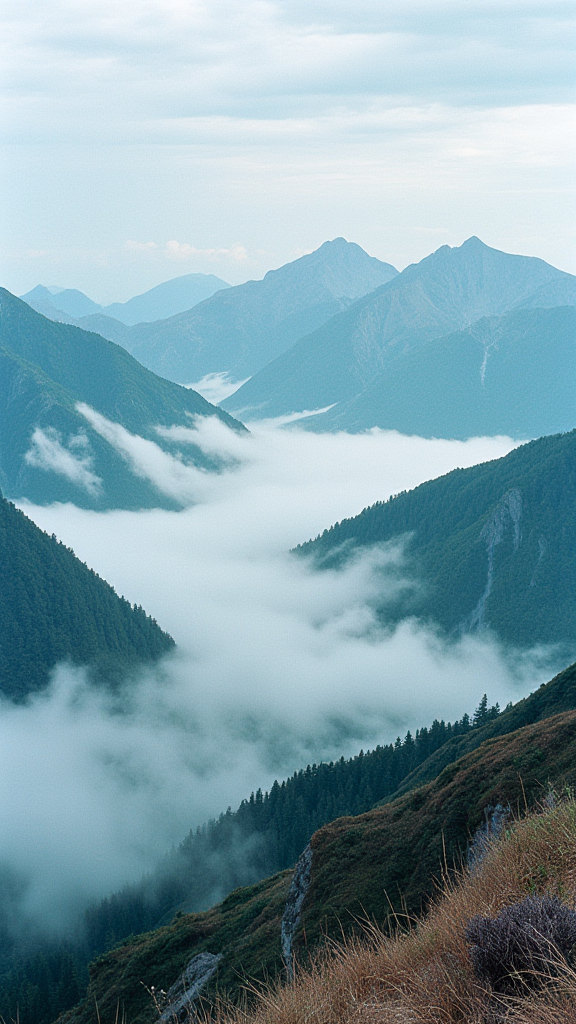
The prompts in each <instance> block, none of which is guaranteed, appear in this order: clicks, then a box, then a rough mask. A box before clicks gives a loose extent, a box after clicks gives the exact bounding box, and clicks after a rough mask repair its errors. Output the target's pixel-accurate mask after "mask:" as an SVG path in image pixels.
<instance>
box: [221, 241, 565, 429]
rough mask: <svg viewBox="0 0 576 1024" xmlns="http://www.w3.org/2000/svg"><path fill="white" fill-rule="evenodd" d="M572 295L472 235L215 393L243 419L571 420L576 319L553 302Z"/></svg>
mask: <svg viewBox="0 0 576 1024" xmlns="http://www.w3.org/2000/svg"><path fill="white" fill-rule="evenodd" d="M575 302H576V278H574V277H573V276H572V275H570V274H566V273H564V272H562V271H559V270H556V269H555V268H554V267H552V266H550V265H549V264H547V263H545V262H544V261H542V260H539V259H535V258H533V257H526V256H514V255H510V254H508V253H503V252H500V251H499V250H496V249H491V248H490V247H489V246H487V245H484V243H483V242H481V241H480V240H479V239H478V238H475V237H472V238H470V239H468V241H466V242H464V243H463V245H461V246H460V247H458V248H450V247H449V246H442V247H441V248H440V249H438V250H437V251H436V252H435V253H432V255H431V256H428V257H426V259H424V260H422V261H421V262H420V263H418V264H413V265H412V266H410V267H407V268H406V270H404V271H403V272H402V273H401V274H398V275H396V276H395V277H394V278H393V279H391V280H390V281H389V282H388V283H386V284H383V285H382V286H381V287H380V288H378V289H376V290H375V291H374V292H372V293H371V294H370V295H366V296H365V297H364V298H361V299H360V300H359V301H357V302H356V303H354V304H353V305H352V306H351V307H350V308H349V309H347V310H345V311H344V312H342V313H340V314H338V315H337V316H335V317H333V318H332V319H331V320H330V321H328V322H327V323H325V324H324V325H323V326H321V327H319V328H318V329H317V330H316V331H314V332H312V333H310V334H309V335H307V336H306V337H302V338H300V339H299V340H298V341H297V342H296V343H295V344H294V345H292V347H291V348H289V349H287V350H286V351H285V352H284V353H282V354H280V355H279V356H278V357H277V358H276V359H275V360H273V361H272V362H270V363H269V364H268V365H267V366H266V367H264V368H263V369H262V370H260V371H259V372H258V373H256V374H254V375H253V376H252V378H251V379H250V380H249V381H248V382H247V383H245V384H244V385H243V386H242V387H240V388H239V390H237V391H236V392H235V393H234V394H233V395H231V396H230V397H229V398H227V399H225V400H224V402H222V403H221V404H222V407H223V408H226V409H227V410H228V411H230V412H232V413H234V414H236V415H241V416H242V417H244V418H249V419H258V418H262V417H269V416H283V415H287V414H290V413H294V412H302V411H305V410H308V411H312V410H318V409H326V408H327V407H331V408H330V409H329V411H328V412H326V413H324V414H323V415H319V416H316V417H314V418H313V419H310V420H308V421H306V424H305V425H307V426H312V428H313V429H329V430H337V429H345V430H358V429H365V428H367V427H373V426H380V427H385V428H392V429H400V430H405V431H407V432H414V433H416V432H420V431H422V432H424V433H425V434H427V435H428V436H450V437H467V436H471V435H472V434H475V433H491V432H494V431H497V432H506V431H511V432H512V431H513V432H514V436H521V437H533V436H537V435H538V434H540V433H542V432H550V431H552V430H557V429H563V430H565V429H570V428H571V427H572V426H573V424H574V414H575V411H576V403H575V401H574V399H573V392H572V390H571V388H570V385H569V383H568V382H569V381H570V379H571V373H570V368H571V367H572V366H573V364H574V361H575V357H574V337H575V335H574V322H573V313H572V311H571V310H570V309H564V310H563V311H562V310H560V309H557V307H572V306H573V305H574V304H575ZM555 308H556V312H554V309H555ZM543 311H544V312H543ZM546 311H547V312H546Z"/></svg>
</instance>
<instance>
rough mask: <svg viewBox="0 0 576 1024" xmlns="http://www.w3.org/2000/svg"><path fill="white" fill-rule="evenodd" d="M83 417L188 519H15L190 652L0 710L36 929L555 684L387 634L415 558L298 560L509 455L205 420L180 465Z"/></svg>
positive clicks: (17, 845) (10, 822) (185, 437)
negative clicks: (454, 474) (373, 759)
mask: <svg viewBox="0 0 576 1024" xmlns="http://www.w3.org/2000/svg"><path fill="white" fill-rule="evenodd" d="M83 413H84V415H85V416H86V418H87V420H89V421H90V422H91V423H92V425H93V426H96V428H97V429H98V430H99V432H100V433H101V434H102V435H103V436H105V437H107V438H108V440H109V441H110V443H112V444H113V445H114V446H115V447H116V448H117V449H118V450H119V451H121V452H122V453H123V455H124V458H125V461H126V471H127V472H135V473H137V474H138V475H140V476H145V477H148V478H149V479H151V480H153V481H154V483H155V485H156V486H157V488H158V490H159V491H160V492H161V493H164V494H167V495H170V496H171V497H174V498H177V499H178V500H179V501H181V502H182V504H183V506H184V507H183V509H182V511H180V512H167V511H162V510H152V511H144V512H138V513H131V512H124V511H117V512H108V513H104V514H101V513H94V512H89V511H82V510H80V509H78V508H76V507H74V506H71V505H66V506H64V505H56V506H52V507H48V508H40V507H31V506H27V505H22V507H23V508H24V510H25V511H26V513H27V514H28V515H29V516H30V517H31V518H33V519H34V521H35V522H36V523H37V524H38V525H39V526H41V527H42V528H43V529H45V530H47V531H48V532H49V533H55V534H56V535H57V537H58V538H60V539H61V540H63V541H64V542H65V543H66V544H67V545H69V546H71V547H72V548H73V549H74V551H75V552H76V554H77V555H78V557H79V558H81V559H82V560H84V561H86V562H87V563H88V565H90V566H91V567H93V568H94V569H95V570H96V571H97V572H98V573H99V574H100V575H101V576H103V577H104V578H105V579H107V580H108V581H109V582H110V583H111V584H113V586H114V587H115V588H116V590H117V591H118V593H120V594H123V595H125V597H127V598H128V599H129V600H130V601H131V602H135V603H137V604H141V605H143V606H144V608H145V609H146V611H147V612H148V613H149V614H151V615H153V616H154V617H155V618H157V620H158V622H159V624H160V625H161V626H162V627H163V628H164V629H165V630H167V631H168V632H170V633H171V634H172V636H173V637H174V639H175V640H176V643H177V645H178V648H177V651H176V653H175V654H173V655H172V656H170V657H169V658H168V659H167V660H166V661H165V662H164V663H163V664H161V665H160V666H158V668H157V669H155V670H153V671H152V670H150V671H146V672H143V673H142V674H141V676H140V677H139V678H137V679H131V680H129V681H127V683H126V685H125V688H124V691H123V693H122V694H121V695H116V696H112V695H110V694H109V693H106V692H103V691H102V690H97V689H95V688H93V687H91V686H90V685H89V684H88V683H87V681H86V677H85V674H84V672H83V671H82V670H80V669H77V668H72V667H71V666H60V667H59V668H58V669H57V670H56V672H55V674H54V677H53V682H52V686H51V688H50V690H49V691H47V692H45V693H42V694H40V695H39V696H37V697H35V698H34V699H33V700H31V702H30V703H29V704H28V705H26V706H14V705H11V704H9V703H8V702H6V703H4V704H3V705H2V707H1V711H0V733H1V738H0V751H1V753H0V757H1V758H2V762H3V763H2V766H1V769H0V770H1V771H2V773H3V776H4V778H5V780H6V783H5V785H4V787H3V789H2V797H1V799H2V806H1V809H0V813H1V815H2V821H3V829H2V839H1V841H0V842H1V848H0V862H1V863H2V865H3V867H4V868H6V866H11V867H12V868H13V869H14V870H15V871H16V870H17V872H18V877H17V878H15V882H14V885H15V889H14V892H15V893H16V894H17V896H18V901H17V902H18V906H19V911H20V913H21V915H22V916H23V919H28V920H34V921H40V922H42V923H44V924H46V925H47V924H50V926H63V925H66V923H67V921H69V920H70V915H71V914H72V913H73V912H74V911H75V910H76V909H78V907H80V906H81V905H82V904H83V903H84V902H85V901H87V900H89V899H91V898H95V897H98V896H101V895H105V894H106V893H107V892H109V891H110V890H112V889H114V888H117V887H118V886H120V885H121V884H123V883H124V882H126V881H128V880H135V879H137V878H138V877H139V876H140V874H141V873H142V872H143V871H145V870H147V869H149V868H150V867H151V866H152V865H153V864H154V863H155V861H156V860H157V858H158V857H159V856H161V855H162V853H163V852H165V851H166V850H168V849H169V847H170V845H171V844H173V843H177V842H179V841H180V840H181V839H182V838H183V836H184V835H185V834H186V833H187V832H188V830H189V829H190V828H192V827H196V825H197V824H200V823H202V822H203V821H205V820H206V819H207V818H209V817H210V816H214V815H217V814H218V813H220V812H221V811H223V810H225V809H226V808H227V807H228V806H229V805H230V806H232V807H233V808H234V807H235V806H236V805H237V804H238V803H239V802H240V800H241V799H242V798H243V797H247V796H249V794H250V792H251V791H252V790H255V789H256V788H257V787H262V788H263V789H264V788H268V787H269V786H270V784H271V783H272V782H273V780H274V779H275V778H282V777H285V776H286V775H288V774H290V773H292V772H293V771H295V770H297V769H299V768H301V767H303V766H305V765H306V764H307V763H312V762H318V761H319V760H327V759H334V758H338V757H340V756H342V755H344V756H345V757H348V756H351V755H353V754H355V753H357V752H358V751H359V750H360V748H364V749H366V748H369V747H373V746H374V745H376V744H377V743H379V742H389V741H390V740H394V739H395V737H396V736H397V735H399V734H401V735H403V734H404V733H405V732H406V730H407V729H408V728H410V729H412V730H414V729H415V728H417V727H418V726H420V725H425V724H430V722H431V721H432V720H433V719H434V718H436V717H438V718H440V717H444V718H445V719H452V720H453V719H454V718H458V717H461V716H462V714H463V713H464V712H472V711H473V710H474V708H475V707H476V706H477V704H478V702H479V700H480V698H481V696H482V694H483V693H484V692H487V694H488V699H489V702H490V703H491V704H492V703H494V702H496V701H498V702H500V704H501V706H503V705H505V704H506V703H507V702H508V701H510V700H517V699H519V698H520V697H521V696H523V695H525V694H526V693H527V692H529V691H530V690H531V689H533V688H534V687H535V686H536V685H538V684H539V683H540V682H542V681H544V680H545V679H547V678H549V676H550V659H549V658H548V659H547V657H546V655H547V653H549V652H542V651H535V652H531V653H529V654H524V655H523V656H522V657H520V658H516V659H515V660H514V666H513V667H512V663H511V660H508V659H507V657H506V652H505V651H503V650H501V649H500V648H499V646H498V644H497V643H496V642H495V641H494V640H493V638H491V637H490V636H488V635H483V636H476V637H467V638H464V639H462V640H460V641H458V642H453V643H452V644H451V645H449V646H448V645H446V644H445V643H444V642H442V641H441V640H440V638H439V637H438V636H437V635H435V634H434V632H432V631H431V630H430V629H425V628H423V627H422V626H421V625H419V624H418V623H417V622H412V621H406V622H404V623H403V624H402V625H401V626H400V627H399V628H398V629H396V631H395V632H393V633H386V632H384V631H383V630H382V629H381V628H380V627H379V626H378V624H377V621H376V617H375V610H374V609H375V602H376V598H377V597H378V598H379V600H380V601H381V599H382V593H383V592H384V593H388V594H389V595H390V596H393V595H394V593H395V592H396V588H398V587H399V586H402V585H403V584H402V582H401V566H402V557H403V556H402V545H401V543H399V544H398V545H396V546H394V547H387V548H384V549H382V548H380V549H378V550H373V551H370V552H368V553H365V554H364V555H363V556H362V557H361V558H359V559H357V560H356V561H353V562H351V563H350V564H348V565H347V567H346V568H345V569H343V570H341V571H339V572H335V571H327V572H322V573H317V572H314V571H313V569H312V567H311V566H310V565H309V564H308V563H307V562H306V561H305V560H304V559H300V558H297V557H295V556H294V555H291V554H290V553H289V552H290V549H291V548H293V547H294V546H295V545H297V544H298V543H299V542H302V541H305V540H307V539H309V538H310V537H313V536H315V535H316V534H318V533H319V532H321V531H322V530H323V529H324V528H326V527H328V526H330V525H331V524H332V523H334V522H335V521H337V520H340V519H342V518H344V517H347V516H351V515H355V514H357V513H358V512H360V511H361V509H362V508H364V507H365V506H366V505H369V504H371V503H373V502H374V501H377V500H381V499H385V498H387V497H388V496H390V495H391V494H394V493H397V492H399V491H401V490H404V489H409V488H412V487H414V486H416V485H417V484H419V483H420V482H422V481H424V480H427V479H430V478H432V477H436V476H439V475H441V474H443V473H445V472H448V471H449V470H451V469H453V468H455V467H457V466H461V467H465V466H470V465H473V464H475V463H478V462H481V461H485V460H487V459H491V458H497V457H499V456H502V455H504V454H506V453H507V452H508V451H510V450H511V449H512V448H513V447H514V446H515V442H514V441H512V440H511V439H509V438H503V437H500V438H480V439H473V440H470V441H467V442H452V441H446V440H424V439H421V438H418V437H404V436H401V435H398V434H396V433H393V432H383V431H379V430H374V431H372V432H368V433H366V434H360V435H348V434H312V433H306V432H305V431H302V430H301V429H299V428H298V426H297V425H296V426H293V427H291V428H290V429H286V428H284V429H281V428H280V427H279V426H278V424H275V423H262V422H260V423H259V424H255V425H253V426H252V427H251V432H250V434H245V435H241V434H236V433H233V432H231V431H229V430H228V429H227V428H226V427H224V426H223V424H222V423H221V422H219V421H216V420H214V419H208V420H204V421H199V422H198V423H197V424H196V425H195V426H194V425H191V428H190V430H186V429H184V428H174V431H173V432H172V436H173V440H174V442H175V445H176V446H177V447H175V449H174V452H175V454H174V456H170V455H167V454H166V453H165V452H163V451H162V450H161V449H160V448H159V447H157V446H156V445H154V444H153V443H152V442H150V441H144V440H142V439H140V438H136V437H133V436H132V435H130V434H128V432H127V431H126V430H124V429H123V428H121V427H118V426H117V425H114V424H110V423H109V422H107V421H105V420H104V419H103V418H102V417H101V416H99V415H98V414H96V413H94V412H93V411H92V410H90V409H88V408H87V407H83ZM192 442H193V443H196V444H200V445H201V447H202V448H203V449H204V450H206V451H210V452H212V453H214V454H218V455H219V456H220V457H221V458H222V460H223V463H224V468H223V470H222V472H221V473H219V474H209V473H205V472H202V471H199V470H197V469H194V468H190V467H187V466H186V465H185V464H184V462H183V461H182V459H181V458H180V457H179V455H178V448H179V450H180V453H183V454H185V451H186V446H187V445H188V444H189V443H192ZM48 458H49V456H48ZM46 468H47V470H48V465H47V467H46ZM60 471H61V472H68V471H70V470H69V468H68V469H66V468H65V469H63V470H62V469H61V470H60ZM390 567H393V568H394V572H393V573H392V574H390V576H389V578H388V577H387V569H388V568H390ZM21 920H22V917H21Z"/></svg>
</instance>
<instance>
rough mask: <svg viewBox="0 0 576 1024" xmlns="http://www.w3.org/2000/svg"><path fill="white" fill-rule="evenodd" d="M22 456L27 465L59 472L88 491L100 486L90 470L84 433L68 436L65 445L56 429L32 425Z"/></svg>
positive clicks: (90, 463)
mask: <svg viewBox="0 0 576 1024" xmlns="http://www.w3.org/2000/svg"><path fill="white" fill-rule="evenodd" d="M24 459H25V461H26V462H27V463H28V465H29V466H35V467H36V468H37V469H44V470H47V471H52V472H54V473H60V474H61V475H62V476H65V477H67V478H68V480H71V481H72V483H74V484H78V486H79V487H83V488H84V490H85V491H87V492H88V494H99V493H100V491H101V489H102V480H101V479H100V477H99V476H97V475H96V473H94V472H93V471H92V464H93V457H92V455H91V454H90V452H89V441H88V438H87V437H86V435H85V434H82V433H79V434H76V435H74V436H73V437H70V438H69V440H68V447H67V448H66V447H65V446H64V445H63V443H62V435H61V434H60V433H59V431H58V430H55V429H54V428H53V427H48V428H47V429H46V430H43V429H42V428H41V427H36V429H35V430H34V433H33V434H32V439H31V444H30V448H29V449H28V451H27V452H26V454H25V456H24Z"/></svg>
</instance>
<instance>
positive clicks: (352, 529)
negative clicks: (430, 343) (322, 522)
mask: <svg viewBox="0 0 576 1024" xmlns="http://www.w3.org/2000/svg"><path fill="white" fill-rule="evenodd" d="M575 507H576V431H571V432H570V433H568V434H558V435H553V436H551V437H543V438H540V439H539V440H537V441H532V442H531V443H529V444H526V445H523V446H521V447H520V448H517V449H515V450H514V451H513V452H511V453H510V454H509V455H507V456H506V457H505V458H501V459H497V460H494V461H492V462H486V463H483V464H482V465H479V466H474V467H472V468H470V469H456V470H454V471H453V472H451V473H448V474H447V475H446V476H443V477H440V478H439V479H437V480H431V481H428V482H426V483H424V484H421V485H420V486H419V487H416V488H415V489H414V490H413V491H409V492H405V493H402V494H399V495H397V496H395V497H393V498H391V499H390V500H389V501H385V502H378V503H377V504H376V505H373V506H372V507H371V508H367V509H365V510H364V511H363V512H361V513H360V515H358V516H356V517H355V518H353V519H346V520H344V521H343V522H341V523H337V524H336V525H335V526H333V527H332V528H331V529H330V530H325V531H324V533H323V534H322V536H320V537H317V538H316V540H314V541H309V542H308V543H306V544H302V545H301V546H300V547H299V548H297V551H298V553H299V554H300V555H303V556H309V557H312V558H313V559H314V560H315V562H316V564H317V566H318V567H319V568H321V567H329V566H335V565H339V564H342V563H343V562H344V561H345V560H346V559H347V558H349V557H351V556H352V555H353V554H354V552H356V551H358V550H360V549H362V548H365V547H367V546H370V545H374V544H383V543H386V542H389V541H392V540H394V539H398V538H404V539H405V541H406V548H405V552H406V562H405V566H404V567H403V573H404V575H405V577H406V578H407V579H408V580H412V581H414V582H415V581H418V583H419V584H420V588H419V589H417V590H416V591H415V592H410V593H408V594H407V595H405V597H404V598H403V599H402V600H399V601H398V603H397V605H396V606H395V607H394V608H388V607H387V608H386V610H385V611H384V612H383V613H382V614H383V616H386V617H387V618H388V621H390V622H394V621H397V620H399V619H400V618H401V617H403V616H405V615H407V614H415V615H418V616H419V617H421V618H423V619H426V620H429V621H433V622H435V623H437V624H438V625H439V626H440V627H442V629H443V630H445V631H446V632H447V633H449V634H451V635H459V634H460V633H462V632H467V631H472V632H482V631H484V630H486V629H492V630H494V632H495V633H496V634H497V635H498V636H499V637H500V638H501V639H502V640H504V641H507V642H508V643H511V644H515V645H518V646H531V645H533V644H538V643H543V644H560V645H563V646H564V647H565V649H566V652H567V653H568V655H569V652H571V651H574V648H575V647H576V590H575V588H574V579H575V578H576V531H575V529H574V508H575Z"/></svg>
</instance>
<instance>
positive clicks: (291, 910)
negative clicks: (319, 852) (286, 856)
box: [280, 843, 312, 978]
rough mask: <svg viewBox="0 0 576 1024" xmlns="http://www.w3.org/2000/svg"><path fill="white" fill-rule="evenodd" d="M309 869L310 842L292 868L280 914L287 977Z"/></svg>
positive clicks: (310, 857)
mask: <svg viewBox="0 0 576 1024" xmlns="http://www.w3.org/2000/svg"><path fill="white" fill-rule="evenodd" d="M311 869H312V847H311V845H310V843H308V846H307V847H306V849H305V850H303V851H302V853H301V854H300V857H299V858H298V862H297V864H296V868H295V870H294V878H293V879H292V884H291V886H290V889H289V891H288V899H287V900H286V906H285V908H284V914H283V915H282V924H281V926H280V937H281V943H282V959H283V960H284V963H285V965H286V971H287V973H288V977H289V978H292V973H293V964H292V942H293V939H294V934H295V932H296V929H297V927H298V925H299V924H300V918H301V916H302V904H303V903H304V899H305V897H306V893H307V892H308V889H309V888H310V872H311Z"/></svg>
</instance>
